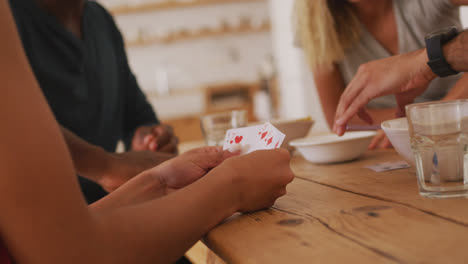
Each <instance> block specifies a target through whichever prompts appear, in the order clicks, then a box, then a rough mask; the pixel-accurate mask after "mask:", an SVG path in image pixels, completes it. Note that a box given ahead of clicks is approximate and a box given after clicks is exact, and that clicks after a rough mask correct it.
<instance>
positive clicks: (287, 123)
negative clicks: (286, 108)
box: [272, 118, 314, 150]
mask: <svg viewBox="0 0 468 264" xmlns="http://www.w3.org/2000/svg"><path fill="white" fill-rule="evenodd" d="M272 125H274V126H275V127H276V128H277V129H278V130H279V131H281V132H283V134H285V135H286V137H285V138H284V141H283V144H282V145H281V147H283V148H288V149H290V150H292V148H291V147H290V146H289V142H290V141H291V140H294V139H298V138H303V137H305V136H307V134H308V133H309V130H310V129H311V128H312V126H313V125H314V120H312V119H310V118H304V119H295V120H279V121H273V122H272Z"/></svg>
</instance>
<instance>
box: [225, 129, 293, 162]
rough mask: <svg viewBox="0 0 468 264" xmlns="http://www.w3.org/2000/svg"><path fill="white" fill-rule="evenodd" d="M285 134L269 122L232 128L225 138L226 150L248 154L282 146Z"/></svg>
mask: <svg viewBox="0 0 468 264" xmlns="http://www.w3.org/2000/svg"><path fill="white" fill-rule="evenodd" d="M284 138H285V135H284V134H283V133H281V132H280V131H279V130H278V129H276V128H275V127H274V126H273V125H272V124H270V123H269V122H267V123H265V124H263V125H258V126H251V127H243V128H235V129H230V130H228V131H227V133H226V137H225V139H224V146H223V149H224V150H228V151H230V152H237V151H240V154H241V155H242V154H248V153H251V152H253V151H256V150H262V149H276V148H279V147H280V146H281V144H282V143H283V140H284Z"/></svg>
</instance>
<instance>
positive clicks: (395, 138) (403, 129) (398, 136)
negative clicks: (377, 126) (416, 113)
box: [381, 117, 415, 166]
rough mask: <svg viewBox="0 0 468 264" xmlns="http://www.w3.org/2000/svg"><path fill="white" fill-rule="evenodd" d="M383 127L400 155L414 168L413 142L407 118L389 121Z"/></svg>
mask: <svg viewBox="0 0 468 264" xmlns="http://www.w3.org/2000/svg"><path fill="white" fill-rule="evenodd" d="M381 127H382V129H383V131H384V132H385V134H386V135H387V137H388V139H389V140H390V142H391V143H392V145H393V147H394V148H395V150H396V151H397V152H398V154H400V156H401V157H402V158H403V159H405V160H406V162H408V163H409V164H410V165H412V166H414V164H415V163H414V155H413V151H412V150H411V140H410V135H409V131H408V121H407V119H406V117H403V118H397V119H392V120H387V121H385V122H383V123H382V125H381Z"/></svg>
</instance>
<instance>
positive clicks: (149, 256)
mask: <svg viewBox="0 0 468 264" xmlns="http://www.w3.org/2000/svg"><path fill="white" fill-rule="evenodd" d="M225 176H227V175H218V174H217V173H216V172H215V173H210V174H208V175H207V176H205V177H204V178H202V179H201V180H199V181H198V182H195V183H194V184H192V185H190V186H188V187H186V188H184V189H182V190H179V191H177V192H175V193H172V194H170V195H167V196H164V197H163V198H160V199H157V200H153V201H151V202H147V203H142V204H140V205H136V206H132V207H126V208H121V209H120V210H116V211H113V212H106V214H103V215H100V217H99V218H98V224H99V225H98V227H99V236H100V241H102V242H101V243H102V246H101V249H100V250H99V252H100V255H102V256H110V257H111V258H112V259H106V260H105V261H104V262H102V263H171V262H174V261H175V260H176V259H177V257H179V256H181V255H182V254H183V253H184V252H185V251H186V250H188V249H189V248H190V246H192V245H193V244H194V243H195V242H196V241H197V240H199V239H200V238H201V237H202V236H203V235H204V234H205V233H206V232H208V231H209V230H210V229H212V228H213V227H214V226H216V225H217V224H218V223H219V222H221V221H222V220H223V219H225V218H227V217H229V216H230V215H232V214H233V213H234V212H235V211H236V210H237V209H238V208H237V204H236V201H237V197H236V195H235V193H234V192H233V189H234V188H233V185H232V183H227V182H226V180H228V179H229V178H228V177H225ZM96 213H98V215H99V212H96ZM129 241H131V243H129ZM101 251H102V252H101ZM116 252H119V254H116ZM125 252H128V254H125Z"/></svg>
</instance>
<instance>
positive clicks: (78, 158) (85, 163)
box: [61, 127, 111, 182]
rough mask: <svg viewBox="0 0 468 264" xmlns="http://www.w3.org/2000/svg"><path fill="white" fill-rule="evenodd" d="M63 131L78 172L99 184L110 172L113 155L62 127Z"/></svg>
mask: <svg viewBox="0 0 468 264" xmlns="http://www.w3.org/2000/svg"><path fill="white" fill-rule="evenodd" d="M61 130H62V133H63V135H64V138H65V142H66V144H67V146H68V149H69V151H70V154H71V156H72V159H73V165H74V166H75V170H76V172H77V173H78V174H79V175H81V176H83V177H86V178H88V179H90V180H92V181H94V182H99V181H100V180H101V178H102V176H103V175H104V174H105V173H106V172H108V171H109V170H110V168H109V167H110V159H111V157H110V156H111V155H110V154H109V153H107V152H106V151H105V150H104V149H102V148H100V147H98V146H94V145H92V144H89V143H88V142H86V141H85V140H83V139H81V138H80V137H78V136H77V135H75V134H74V133H72V132H71V131H69V130H68V129H66V128H64V127H61Z"/></svg>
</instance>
